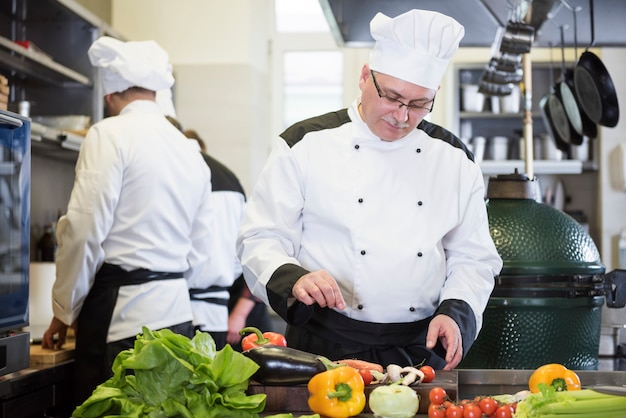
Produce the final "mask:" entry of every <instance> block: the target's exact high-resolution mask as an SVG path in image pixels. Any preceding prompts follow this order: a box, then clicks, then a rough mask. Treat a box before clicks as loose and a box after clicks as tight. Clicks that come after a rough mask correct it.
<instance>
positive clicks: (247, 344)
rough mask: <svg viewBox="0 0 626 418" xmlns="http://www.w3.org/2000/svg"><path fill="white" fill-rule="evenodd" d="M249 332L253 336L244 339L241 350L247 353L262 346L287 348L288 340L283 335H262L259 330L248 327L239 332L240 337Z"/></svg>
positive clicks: (270, 333) (268, 333)
mask: <svg viewBox="0 0 626 418" xmlns="http://www.w3.org/2000/svg"><path fill="white" fill-rule="evenodd" d="M248 332H251V333H252V334H250V335H248V336H247V337H244V339H243V340H241V349H242V350H243V351H246V350H249V349H251V348H254V347H258V346H261V345H266V344H267V345H278V346H282V347H287V340H286V339H285V337H284V336H283V335H282V334H279V333H277V332H263V333H261V331H260V330H259V329H258V328H255V327H246V328H242V329H241V330H240V331H239V335H244V334H246V333H248Z"/></svg>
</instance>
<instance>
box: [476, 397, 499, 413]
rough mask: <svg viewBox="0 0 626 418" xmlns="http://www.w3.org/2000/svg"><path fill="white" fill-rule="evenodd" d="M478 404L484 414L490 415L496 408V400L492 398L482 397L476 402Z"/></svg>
mask: <svg viewBox="0 0 626 418" xmlns="http://www.w3.org/2000/svg"><path fill="white" fill-rule="evenodd" d="M478 406H479V407H480V409H481V410H482V411H483V414H485V415H491V414H493V413H494V412H496V409H498V401H496V400H495V399H493V398H489V397H487V398H482V399H481V400H480V401H479V402H478Z"/></svg>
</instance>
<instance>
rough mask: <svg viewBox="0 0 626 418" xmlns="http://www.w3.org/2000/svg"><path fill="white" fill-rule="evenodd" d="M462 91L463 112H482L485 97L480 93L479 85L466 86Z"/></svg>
mask: <svg viewBox="0 0 626 418" xmlns="http://www.w3.org/2000/svg"><path fill="white" fill-rule="evenodd" d="M461 89H462V91H463V95H462V98H463V110H464V111H466V112H482V111H483V105H484V103H485V96H484V95H483V94H482V93H479V92H478V84H464V85H463V86H462V87H461Z"/></svg>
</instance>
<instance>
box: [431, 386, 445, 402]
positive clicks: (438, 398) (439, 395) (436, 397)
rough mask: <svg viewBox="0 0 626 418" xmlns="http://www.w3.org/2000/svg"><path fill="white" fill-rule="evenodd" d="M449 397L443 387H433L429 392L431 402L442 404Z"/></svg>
mask: <svg viewBox="0 0 626 418" xmlns="http://www.w3.org/2000/svg"><path fill="white" fill-rule="evenodd" d="M447 398H448V394H447V393H446V390H445V389H444V388H442V387H436V388H432V389H431V390H430V392H428V400H429V401H430V403H431V404H435V405H442V404H443V402H444V401H445V400H446V399H447Z"/></svg>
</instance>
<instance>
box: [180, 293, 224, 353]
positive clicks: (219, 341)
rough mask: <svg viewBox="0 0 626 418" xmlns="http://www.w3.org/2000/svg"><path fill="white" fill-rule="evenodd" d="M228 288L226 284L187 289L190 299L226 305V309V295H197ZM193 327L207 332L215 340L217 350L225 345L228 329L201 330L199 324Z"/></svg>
mask: <svg viewBox="0 0 626 418" xmlns="http://www.w3.org/2000/svg"><path fill="white" fill-rule="evenodd" d="M229 289H230V288H229V287H228V286H217V285H213V286H209V287H207V288H205V289H197V288H192V289H189V299H191V301H192V302H193V301H196V302H204V303H212V304H213V305H220V306H226V307H227V309H228V297H226V298H219V297H217V298H215V297H211V296H199V295H202V294H206V293H214V292H220V291H223V290H226V291H228V290H229ZM195 329H196V330H197V331H200V332H208V333H209V334H210V335H211V337H213V341H214V342H215V348H216V349H217V350H221V349H222V348H224V346H225V345H226V337H227V336H228V331H213V330H203V329H202V328H200V326H196V327H195Z"/></svg>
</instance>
